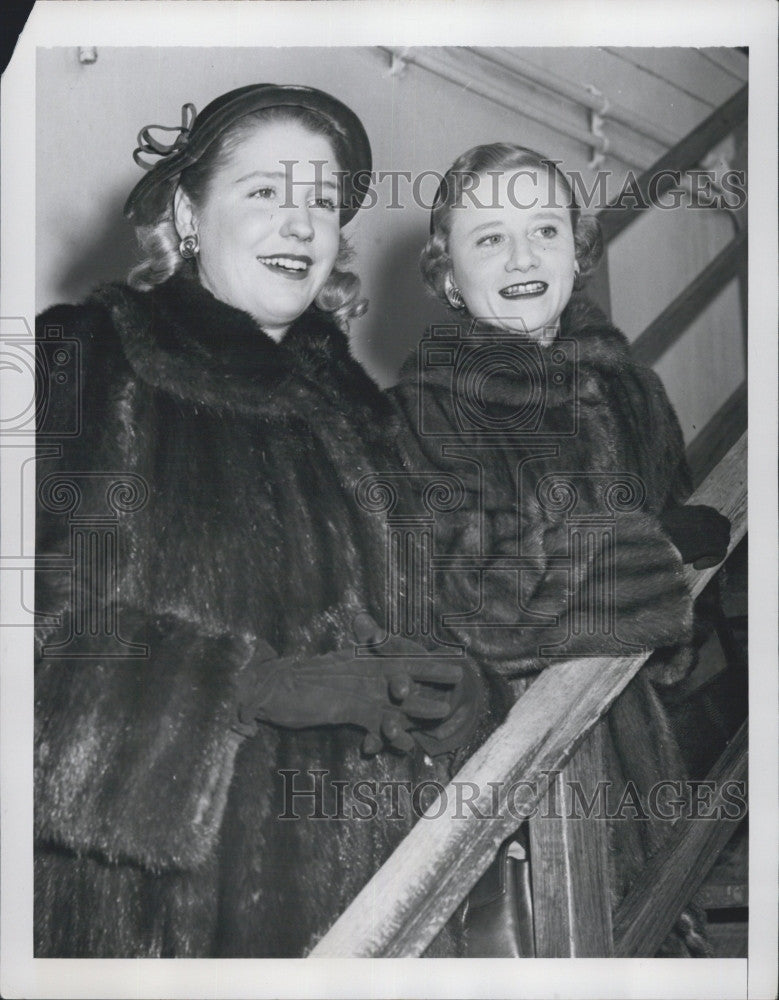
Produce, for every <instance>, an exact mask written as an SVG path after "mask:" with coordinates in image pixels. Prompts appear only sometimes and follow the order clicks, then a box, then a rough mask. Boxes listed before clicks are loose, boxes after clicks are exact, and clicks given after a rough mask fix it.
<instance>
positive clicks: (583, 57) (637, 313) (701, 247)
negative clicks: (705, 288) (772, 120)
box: [36, 39, 744, 439]
mask: <svg viewBox="0 0 779 1000" xmlns="http://www.w3.org/2000/svg"><path fill="white" fill-rule="evenodd" d="M161 42H164V39H161ZM516 51H517V52H521V53H522V55H523V57H527V58H528V59H530V60H532V61H534V62H535V63H536V65H539V66H542V67H547V68H549V69H550V70H552V71H553V72H555V73H556V74H557V75H562V76H565V77H566V78H568V79H570V80H573V81H575V82H578V83H581V84H588V83H591V84H593V85H595V86H597V87H598V88H599V89H600V90H601V91H604V92H608V91H609V90H611V92H612V94H613V99H614V100H618V101H619V102H620V103H622V104H625V105H628V106H629V107H631V108H635V110H636V112H637V113H639V114H641V115H642V116H643V117H646V118H650V119H653V120H654V121H656V122H658V123H659V124H662V125H663V127H664V128H666V129H667V130H668V131H670V132H671V133H672V134H673V135H674V136H677V137H681V136H682V135H684V134H686V133H687V132H688V131H689V130H690V129H691V128H693V127H694V126H695V125H696V124H697V123H698V122H699V121H701V120H702V119H703V118H704V117H706V115H707V114H709V113H710V111H711V109H712V107H713V106H714V105H715V104H719V103H721V101H723V100H724V99H726V98H727V96H729V94H730V93H732V92H734V91H735V90H736V89H737V88H738V86H739V85H740V82H741V81H740V80H739V78H738V70H739V66H740V63H739V62H738V61H734V63H733V66H734V69H733V71H732V72H728V71H727V70H725V69H722V68H718V66H717V63H716V62H714V61H712V60H710V59H708V58H706V57H704V56H703V55H701V54H700V53H698V52H696V51H695V50H683V49H676V50H656V51H655V50H651V51H649V52H647V53H646V54H645V55H644V56H641V55H640V54H641V53H642V52H643V50H612V51H606V50H602V49H555V50H550V49H535V50H516ZM468 58H469V54H468V53H465V52H464V53H463V66H464V67H465V66H467V61H468ZM641 58H643V59H644V61H645V62H649V64H650V65H649V66H648V67H641V66H637V65H636V62H637V61H640V59H641ZM388 70H389V63H388V59H387V57H386V55H385V54H383V53H381V52H380V51H379V50H376V49H365V48H357V49H344V48H339V49H334V48H330V49H291V48H283V49H281V48H277V49H272V48H268V49H247V48H242V49H206V48H204V49H184V48H126V49H120V48H113V49H111V48H101V49H99V50H98V58H97V61H96V62H95V63H92V64H81V63H80V62H79V60H78V52H77V50H76V49H74V48H57V49H41V50H38V72H37V94H36V99H37V105H36V106H37V157H36V162H37V177H36V197H37V209H36V210H37V303H38V307H39V308H44V307H45V306H47V305H50V304H52V303H53V302H57V301H77V300H78V299H80V298H83V297H84V296H85V295H86V294H87V293H88V292H89V291H90V290H91V288H93V287H94V286H95V285H96V284H98V283H100V282H102V281H106V280H116V279H121V278H123V277H124V275H125V274H126V272H127V270H128V269H129V267H130V266H131V265H132V264H133V262H134V260H135V252H134V238H133V234H132V231H131V229H130V227H129V225H128V224H127V223H126V221H125V220H124V219H123V217H122V214H121V209H122V205H123V202H124V199H125V197H126V195H127V193H128V192H129V190H130V188H131V187H132V185H133V184H134V183H135V182H136V180H137V179H138V177H139V176H140V170H139V168H138V167H137V166H136V165H135V164H134V163H133V161H132V150H133V148H134V146H135V137H136V134H137V132H138V130H139V129H140V128H141V126H143V125H146V124H149V123H152V122H154V123H159V124H166V125H172V124H176V123H177V122H178V120H179V115H180V107H181V105H182V104H183V103H185V102H187V101H192V102H193V103H194V104H195V105H196V106H197V107H198V108H202V107H203V106H204V105H205V104H206V103H207V102H208V101H209V100H211V99H212V98H213V97H215V96H217V95H218V94H220V93H222V92H224V91H226V90H228V89H230V88H233V87H238V86H241V85H243V84H247V83H255V82H262V81H272V82H279V83H297V84H306V85H311V86H315V87H320V88H322V89H324V90H328V91H330V92H332V93H333V94H335V95H336V96H337V97H339V98H340V99H341V100H343V101H345V102H346V103H347V104H348V105H350V106H351V107H352V108H354V110H355V111H356V112H357V113H358V114H359V115H360V117H361V118H362V120H363V122H364V124H365V126H366V129H367V131H368V134H369V135H370V137H371V142H372V145H373V151H374V167H375V168H376V169H378V170H405V171H411V173H412V175H417V174H418V173H420V172H421V171H423V170H437V171H440V172H443V170H445V169H446V167H447V166H448V165H449V164H450V163H451V161H452V160H453V159H454V157H455V156H457V155H459V154H460V153H461V152H462V151H463V150H465V149H466V148H468V147H470V146H472V145H475V144H477V143H481V142H489V141H495V140H501V139H508V140H511V141H517V142H520V143H522V144H524V145H528V146H531V147H534V148H537V149H539V150H541V151H542V152H544V153H546V154H548V155H552V156H554V157H555V158H558V159H562V160H563V166H564V169H568V170H580V171H582V173H583V175H584V176H585V179H586V181H587V182H588V183H591V182H592V177H593V173H592V170H591V169H590V168H589V167H588V161H589V159H590V151H589V150H588V149H587V148H585V147H584V145H582V144H581V143H579V142H577V141H575V140H571V139H568V138H566V137H564V136H561V135H560V134H559V133H557V132H556V131H554V130H553V129H551V128H549V127H546V126H545V125H543V124H539V123H537V122H535V121H531V120H529V119H528V118H527V117H526V116H523V115H522V114H521V111H520V109H521V107H522V102H523V100H524V101H533V102H534V103H539V102H541V103H543V100H546V101H547V102H548V101H549V98H548V97H546V98H544V95H543V94H539V92H538V88H534V87H532V86H530V85H528V86H524V87H519V88H517V109H516V110H510V109H507V108H502V107H498V106H497V105H495V104H494V103H491V102H490V101H488V100H487V99H485V98H484V97H480V96H478V95H476V94H474V93H471V92H469V91H468V89H467V88H466V87H460V86H456V85H453V84H451V83H448V82H446V81H444V80H442V79H440V78H439V77H437V76H435V75H433V74H431V73H429V72H427V71H425V70H422V69H419V68H416V67H414V66H408V67H407V68H406V69H405V71H404V72H403V73H402V74H400V75H397V76H393V75H390V73H389V71H388ZM496 78H502V74H497V77H496ZM669 78H670V79H669ZM556 113H557V114H558V115H559V116H560V117H562V118H565V119H566V120H568V121H570V122H571V123H573V124H576V125H577V126H580V127H582V128H586V127H587V124H588V118H587V114H586V112H585V111H583V110H582V109H577V108H575V107H574V106H572V105H570V104H566V102H563V101H560V102H559V109H558V110H557V111H556ZM608 128H612V129H613V130H614V133H615V134H621V135H622V136H623V137H624V136H626V135H627V132H626V130H624V129H620V127H618V126H607V129H608ZM637 149H638V155H639V156H643V158H644V161H643V164H642V165H647V164H649V163H650V162H652V161H653V160H654V159H655V158H656V156H657V155H659V153H660V152H662V148H661V147H660V146H658V145H657V144H656V143H653V142H651V141H650V140H643V141H640V142H638V145H637ZM604 166H605V167H606V168H609V169H611V170H612V171H613V176H612V178H611V179H610V182H609V193H610V194H612V195H613V194H614V193H615V192H616V191H617V190H619V188H620V186H621V182H622V179H623V177H624V172H625V170H626V166H625V164H623V163H620V162H618V161H616V160H613V159H607V160H606V162H605V164H604ZM433 187H434V185H433V183H432V181H430V182H429V183H428V185H427V186H426V187H424V188H423V193H424V194H425V196H426V197H427V198H430V197H431V196H432V192H433ZM378 193H379V196H380V201H379V204H378V205H377V206H376V207H375V208H373V209H371V210H369V211H364V212H362V213H360V214H359V215H358V217H357V218H356V219H355V221H354V222H353V223H352V224H351V225H350V227H349V230H348V231H349V233H350V235H351V238H352V241H353V244H354V247H355V250H356V260H357V264H356V269H357V270H358V272H359V273H360V275H361V277H362V280H363V287H364V291H365V292H366V294H367V296H368V298H369V299H370V301H371V307H370V310H369V312H368V314H367V315H366V316H365V317H364V318H362V319H361V320H359V321H357V322H356V323H355V324H354V327H353V331H352V335H353V345H354V350H355V354H356V355H357V356H358V357H359V358H360V359H361V360H363V361H364V363H365V364H366V366H367V367H368V368H369V370H370V371H371V372H372V373H373V374H374V375H375V376H376V377H377V378H378V379H379V380H380V381H381V382H382V383H384V384H386V383H388V382H391V381H392V379H393V378H394V375H395V373H396V371H397V368H398V366H399V364H400V362H401V361H402V359H403V357H404V356H405V355H406V353H407V351H408V350H409V348H410V347H411V346H412V345H413V344H414V343H415V342H416V341H417V340H418V339H419V337H420V336H421V335H422V333H423V331H424V329H425V326H426V325H427V324H428V323H430V322H433V321H435V320H443V319H445V318H446V317H447V314H446V312H445V311H444V310H443V309H442V308H441V307H440V306H439V305H438V304H437V303H436V302H434V301H433V300H432V299H431V298H430V297H429V296H428V295H427V293H426V292H425V290H424V288H423V286H422V283H421V279H420V278H419V275H418V269H417V258H418V254H419V251H420V249H421V247H422V245H423V243H424V240H425V238H426V234H427V227H428V213H427V211H426V210H425V209H423V208H421V207H418V206H416V205H414V204H413V202H412V199H411V198H410V197H409V195H408V190H407V189H405V190H402V192H401V194H402V197H401V201H402V208H400V209H390V208H388V207H387V205H388V203H389V198H390V189H389V186H388V185H387V184H386V183H385V184H382V185H379V188H378ZM730 232H731V224H730V222H729V220H728V219H727V218H725V217H724V216H722V215H721V214H715V213H714V212H698V213H691V212H689V211H686V212H664V213H650V214H649V215H648V216H647V218H645V219H642V221H641V222H640V223H638V224H637V225H636V226H635V227H634V228H633V229H632V230H630V231H629V232H628V233H626V234H625V235H623V236H621V237H620V238H619V239H618V240H617V241H616V242H615V244H614V248H613V251H612V253H611V287H612V303H613V312H614V318H615V321H616V322H617V323H618V324H619V325H622V326H623V328H624V329H625V331H626V333H627V334H628V336H629V337H631V338H634V337H635V336H637V335H638V333H639V332H640V331H641V330H642V329H643V327H644V326H646V324H647V323H648V322H649V321H650V320H651V319H652V318H653V317H654V316H655V315H657V314H658V313H659V312H660V311H661V309H662V308H663V307H664V306H665V305H666V304H667V303H668V302H669V301H670V299H671V298H672V297H673V295H675V294H676V293H677V292H678V291H679V290H680V288H681V287H682V286H683V284H685V283H686V282H687V281H689V280H690V279H691V278H692V277H693V276H694V275H695V274H696V273H697V271H699V270H700V269H701V268H703V267H704V266H705V264H706V262H707V260H709V259H711V257H713V256H714V254H715V253H716V251H717V250H718V249H720V248H721V246H723V245H724V243H725V242H727V239H728V238H729V236H730ZM658 370H659V371H660V372H661V375H662V377H663V378H664V380H665V381H666V385H667V388H668V390H669V394H670V395H671V398H672V400H673V402H674V403H675V405H676V406H677V409H678V411H679V414H680V418H681V419H682V424H683V427H684V430H685V434H686V435H687V437H688V439H690V438H691V437H693V436H694V434H695V433H696V431H697V430H698V429H700V427H701V426H702V425H703V424H705V422H706V421H707V420H708V419H709V417H710V416H711V415H712V414H713V413H714V412H715V410H716V409H717V407H718V406H719V404H720V403H721V402H722V401H724V399H725V398H727V396H728V395H729V394H730V392H731V391H732V389H733V388H735V387H736V385H738V383H739V382H740V381H741V379H742V378H743V375H744V363H743V346H742V338H741V331H740V321H739V314H738V296H737V294H736V293H735V290H734V289H726V290H724V291H723V294H722V295H721V296H720V299H719V300H718V302H717V303H715V304H714V305H713V306H712V307H711V309H709V310H708V311H707V314H706V315H705V316H704V317H702V318H701V319H700V320H699V321H698V322H697V323H696V324H695V325H694V326H693V327H692V328H691V329H690V330H689V331H688V332H687V333H686V334H685V336H684V337H683V339H682V341H681V342H680V343H679V344H678V345H677V346H676V347H675V348H674V349H673V351H672V352H671V353H670V355H669V356H668V357H667V358H665V359H663V361H662V362H661V364H660V365H659V367H658Z"/></svg>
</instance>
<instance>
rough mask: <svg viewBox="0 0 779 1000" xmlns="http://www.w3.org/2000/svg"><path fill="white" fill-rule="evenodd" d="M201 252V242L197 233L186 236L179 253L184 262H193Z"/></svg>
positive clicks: (180, 244)
mask: <svg viewBox="0 0 779 1000" xmlns="http://www.w3.org/2000/svg"><path fill="white" fill-rule="evenodd" d="M199 252H200V241H199V240H198V238H197V233H191V234H190V235H189V236H185V237H184V239H183V240H182V241H181V243H179V253H180V254H181V256H182V257H183V258H184V260H191V259H192V258H193V257H197V255H198V253H199Z"/></svg>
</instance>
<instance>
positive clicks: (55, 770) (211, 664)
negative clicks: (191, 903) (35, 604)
mask: <svg viewBox="0 0 779 1000" xmlns="http://www.w3.org/2000/svg"><path fill="white" fill-rule="evenodd" d="M122 620H123V623H124V628H125V630H126V635H127V637H128V639H130V641H133V642H138V643H143V644H145V645H146V646H147V648H148V651H149V652H148V657H147V658H133V659H107V658H101V657H99V656H96V657H94V658H92V657H88V658H80V659H57V658H48V659H43V660H41V662H40V663H39V665H38V668H37V670H36V682H35V692H36V705H35V709H36V732H35V779H36V781H35V830H36V835H37V836H38V837H39V838H41V839H42V840H47V841H50V842H53V843H55V844H59V845H61V846H64V847H67V848H70V849H71V850H74V851H76V852H79V853H83V852H95V851H96V852H98V853H100V854H102V855H104V856H105V857H106V858H108V859H109V860H110V861H120V860H121V861H128V860H129V861H132V862H136V863H140V864H143V865H145V866H148V867H150V868H152V869H153V870H161V869H165V868H170V867H178V868H187V867H192V866H196V865H197V864H199V863H200V862H202V861H203V860H204V859H205V857H206V856H207V855H208V853H209V851H210V850H211V849H212V848H213V846H214V842H215V838H216V837H217V834H218V831H219V826H220V824H221V819H222V814H223V810H224V806H225V801H226V795H227V789H228V786H229V782H230V779H231V776H232V768H233V760H234V757H235V753H236V750H237V748H238V745H239V741H240V738H239V737H238V736H237V735H235V734H234V733H232V732H231V728H230V727H231V724H232V723H233V721H234V720H235V718H236V714H235V712H236V708H235V684H236V680H237V677H238V674H239V673H240V671H241V669H242V667H243V666H244V664H245V663H246V662H247V660H248V659H249V656H250V654H251V648H250V646H249V645H248V644H247V643H246V642H244V641H242V640H239V639H236V638H231V637H228V636H208V635H204V634H202V633H199V632H198V631H197V630H196V629H195V628H194V627H193V625H192V624H191V623H189V622H182V621H177V620H176V619H173V618H164V619H161V618H158V619H154V620H152V619H150V618H148V617H147V616H144V615H143V614H141V613H135V614H132V613H129V612H125V613H123V616H122Z"/></svg>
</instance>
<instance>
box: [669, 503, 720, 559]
mask: <svg viewBox="0 0 779 1000" xmlns="http://www.w3.org/2000/svg"><path fill="white" fill-rule="evenodd" d="M660 523H661V524H662V526H663V528H664V529H665V531H666V533H667V535H668V536H669V538H670V539H671V541H672V542H673V543H674V545H675V546H676V548H677V549H678V550H679V552H680V553H681V556H682V562H686V563H692V564H693V567H694V568H695V569H708V567H709V566H716V565H717V564H718V563H721V562H722V560H723V559H724V558H725V556H726V555H727V553H728V542H729V541H730V521H729V520H728V519H727V518H726V517H723V515H722V514H720V513H719V512H718V511H716V510H714V508H713V507H706V506H704V505H703V504H692V505H689V506H683V507H673V508H671V509H670V510H666V511H664V512H663V513H662V514H661V515H660Z"/></svg>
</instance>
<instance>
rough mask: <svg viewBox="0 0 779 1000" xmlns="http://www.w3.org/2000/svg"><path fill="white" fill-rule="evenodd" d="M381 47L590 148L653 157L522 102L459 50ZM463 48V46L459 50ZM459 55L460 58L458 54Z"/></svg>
mask: <svg viewBox="0 0 779 1000" xmlns="http://www.w3.org/2000/svg"><path fill="white" fill-rule="evenodd" d="M382 51H384V52H385V53H387V54H388V55H389V56H390V57H391V59H392V61H393V65H395V66H396V67H397V65H398V64H402V63H410V64H411V65H414V66H418V67H419V68H420V69H424V70H427V71H428V72H430V73H434V74H435V75H436V76H439V77H441V78H442V79H444V80H446V81H447V82H448V83H452V84H454V85H455V86H457V87H460V88H461V89H463V90H467V91H470V92H471V93H474V94H478V95H479V96H480V97H484V98H486V99H487V100H489V101H492V102H493V103H494V104H497V105H499V106H500V107H503V108H507V109H508V110H509V111H513V112H514V113H515V114H518V115H521V116H523V117H524V118H530V119H531V120H532V121H535V122H538V123H539V124H540V125H544V126H546V127H547V128H549V129H552V130H553V131H555V132H559V133H560V134H561V135H565V136H567V137H568V138H569V139H573V140H575V141H576V142H580V143H582V144H583V145H584V146H586V147H587V148H589V149H591V150H593V152H594V153H598V154H601V155H605V156H610V157H613V158H614V159H617V160H619V161H620V162H621V163H624V164H627V166H630V167H642V168H643V167H645V166H646V165H647V163H649V162H651V160H652V159H654V156H653V155H652V154H651V153H646V152H645V153H644V154H643V155H637V152H636V150H635V149H634V148H632V147H631V146H630V145H628V144H627V143H625V142H624V141H623V140H622V139H621V138H620V137H618V136H617V137H605V136H603V135H598V134H597V133H595V132H591V131H589V130H587V129H585V128H580V127H579V126H577V125H575V124H574V123H573V122H569V121H567V120H566V119H565V118H562V117H561V116H560V115H558V114H556V113H555V112H554V111H552V110H550V109H549V108H541V107H539V106H537V105H535V104H532V103H530V102H528V101H527V100H525V99H524V98H523V99H522V103H521V104H520V103H519V102H518V100H517V94H516V92H515V91H514V90H513V89H511V88H510V87H508V86H505V85H502V84H500V83H499V82H498V81H496V80H494V79H491V78H490V77H489V76H488V71H479V70H477V69H476V67H475V66H473V65H470V66H468V67H467V68H464V67H463V60H462V57H461V55H460V54H459V52H458V51H457V50H454V51H453V50H451V49H449V48H446V47H442V48H436V49H428V48H424V49H401V48H390V47H382ZM459 51H460V52H461V51H462V50H459ZM458 56H459V58H458Z"/></svg>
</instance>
